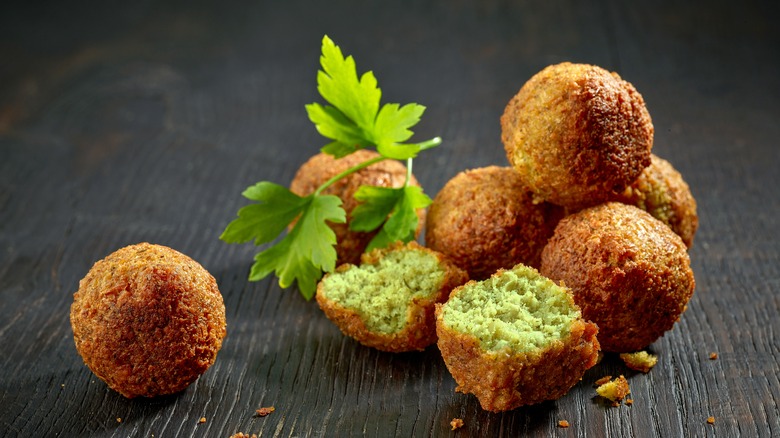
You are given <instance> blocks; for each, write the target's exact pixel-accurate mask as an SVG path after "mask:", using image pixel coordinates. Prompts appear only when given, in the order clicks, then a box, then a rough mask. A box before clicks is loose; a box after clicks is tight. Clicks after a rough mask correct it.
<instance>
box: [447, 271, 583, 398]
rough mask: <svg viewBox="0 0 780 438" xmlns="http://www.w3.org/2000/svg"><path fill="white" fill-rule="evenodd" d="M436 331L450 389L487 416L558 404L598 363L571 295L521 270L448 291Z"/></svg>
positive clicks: (561, 287) (534, 272) (550, 281)
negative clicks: (474, 402) (468, 396)
mask: <svg viewBox="0 0 780 438" xmlns="http://www.w3.org/2000/svg"><path fill="white" fill-rule="evenodd" d="M436 331H437V333H438V336H439V340H438V346H439V350H441V355H442V357H443V358H444V363H445V364H446V366H447V369H449V371H450V373H451V374H452V376H453V378H454V379H455V381H456V382H457V383H458V387H457V388H456V390H457V391H459V392H463V393H473V394H474V395H476V396H477V399H478V400H479V403H480V405H481V406H482V408H483V409H485V410H488V411H493V412H499V411H506V410H511V409H515V408H517V407H520V406H523V405H529V404H534V403H540V402H543V401H545V400H554V399H557V398H560V397H561V396H563V395H564V394H566V393H567V392H568V391H569V389H571V388H572V387H573V386H574V385H575V384H577V382H579V381H580V379H581V378H582V376H583V374H584V373H585V371H586V370H587V369H589V368H590V367H592V366H593V365H595V364H596V362H597V360H598V352H599V342H598V340H597V339H596V333H597V332H598V327H597V326H596V325H595V324H593V323H591V322H587V321H585V320H583V319H582V317H581V314H580V310H579V308H578V307H577V305H576V304H575V303H574V300H573V299H572V295H571V292H570V291H568V290H567V289H566V288H565V287H563V286H559V285H557V284H555V283H554V282H553V281H552V280H550V279H548V278H545V277H543V276H542V275H540V274H539V272H538V271H537V270H535V269H533V268H531V267H528V266H524V265H522V264H518V265H517V266H515V267H514V268H512V269H511V270H499V271H498V272H496V273H495V274H493V276H491V277H490V278H489V279H487V280H484V281H481V282H477V281H473V280H472V281H469V282H468V283H466V284H465V285H463V286H461V287H458V288H457V289H455V290H454V291H452V294H451V295H450V299H449V300H448V301H447V302H446V303H444V304H437V305H436Z"/></svg>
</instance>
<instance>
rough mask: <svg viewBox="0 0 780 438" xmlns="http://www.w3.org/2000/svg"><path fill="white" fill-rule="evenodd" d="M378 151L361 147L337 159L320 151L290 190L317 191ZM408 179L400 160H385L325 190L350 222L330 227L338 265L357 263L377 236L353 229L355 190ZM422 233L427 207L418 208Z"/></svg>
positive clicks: (302, 193) (396, 184)
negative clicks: (337, 200)
mask: <svg viewBox="0 0 780 438" xmlns="http://www.w3.org/2000/svg"><path fill="white" fill-rule="evenodd" d="M378 156H379V154H378V153H376V152H374V151H371V150H367V149H361V150H359V151H357V152H355V153H353V154H350V155H347V156H346V157H344V158H340V159H335V158H333V157H332V156H331V155H328V154H324V153H319V154H317V155H314V156H313V157H311V158H310V159H309V160H308V161H306V162H305V163H304V164H303V165H302V166H301V167H300V168H299V169H298V172H297V173H296V174H295V177H294V178H293V180H292V182H291V183H290V191H292V192H293V193H295V194H296V195H298V196H308V195H310V194H312V193H314V191H315V190H317V188H318V187H319V186H320V185H322V184H323V183H324V182H325V181H327V180H329V179H330V178H332V177H334V176H336V175H338V174H339V173H341V172H343V171H345V170H347V169H349V168H350V167H353V166H356V165H358V164H360V163H363V162H365V161H367V160H370V159H372V158H376V157H378ZM405 181H406V167H405V166H404V165H403V164H401V163H400V162H399V161H395V160H385V161H381V162H379V163H376V164H372V165H371V166H369V167H367V168H365V169H362V170H360V171H358V172H355V173H353V174H352V175H350V176H348V177H346V178H343V179H341V180H339V181H337V182H336V183H334V184H333V185H332V186H330V187H328V188H327V189H325V190H324V191H323V194H325V195H336V196H338V197H339V198H340V199H341V202H342V206H343V207H344V211H346V213H347V222H346V223H343V224H335V223H330V224H329V225H330V228H331V229H332V230H333V231H334V232H335V233H336V242H337V243H336V254H337V257H338V259H337V261H336V265H337V266H338V265H341V264H343V263H352V264H358V263H359V262H360V255H361V254H362V253H363V251H364V250H365V249H366V246H368V243H369V242H370V241H371V239H372V238H373V237H374V236H375V235H376V233H377V232H378V231H375V232H370V233H366V232H362V231H351V230H350V229H349V221H350V220H351V218H352V210H354V209H355V207H357V206H358V204H359V203H358V202H357V200H355V198H354V195H355V192H357V190H358V189H359V188H360V186H362V185H369V186H379V187H394V188H398V187H402V186H403V185H404V182H405ZM411 184H412V185H415V186H419V183H418V182H417V180H416V179H415V178H414V176H412V178H411ZM417 217H418V218H419V221H418V224H419V226H418V228H417V233H418V235H419V233H420V231H421V230H422V226H423V223H424V222H425V209H419V210H417Z"/></svg>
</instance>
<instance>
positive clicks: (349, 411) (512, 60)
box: [0, 0, 780, 437]
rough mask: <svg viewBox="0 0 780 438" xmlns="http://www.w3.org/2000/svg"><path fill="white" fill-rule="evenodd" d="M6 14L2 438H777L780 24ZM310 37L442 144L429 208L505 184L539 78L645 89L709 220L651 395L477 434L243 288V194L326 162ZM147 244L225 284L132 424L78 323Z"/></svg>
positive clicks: (354, 8)
mask: <svg viewBox="0 0 780 438" xmlns="http://www.w3.org/2000/svg"><path fill="white" fill-rule="evenodd" d="M17 3H18V4H10V3H7V2H6V3H3V5H2V6H0V59H2V62H0V65H1V66H0V352H2V353H1V354H0V436H9V437H15V436H61V437H81V436H94V437H152V436H154V437H168V436H171V437H173V436H193V437H228V436H229V435H231V434H233V433H235V432H238V431H242V432H245V433H256V434H258V435H261V436H273V437H303V436H322V437H331V436H379V437H384V436H399V437H409V436H471V437H494V436H538V437H561V436H572V437H574V436H576V437H607V436H610V437H611V436H636V437H644V436H647V437H653V436H663V437H677V436H712V437H715V436H717V437H726V436H727V437H740V436H741V437H753V436H759V437H770V436H778V435H780V406H779V403H780V380H779V379H780V378H779V377H778V376H779V375H780V365H778V363H780V339H779V338H778V333H780V318H779V317H778V315H779V314H780V298H778V297H780V295H778V290H779V289H780V239H779V238H778V236H779V235H780V225H778V223H780V222H778V220H777V216H778V214H780V196H778V193H780V192H778V189H777V188H778V187H779V186H780V172H778V169H780V149H779V148H778V147H777V144H778V140H777V139H778V138H780V123H778V121H779V120H780V107H778V105H777V103H778V102H780V82H779V81H778V80H777V78H778V77H780V50H778V47H780V30H778V26H777V24H776V22H775V21H776V18H777V16H778V15H777V12H778V11H777V6H776V5H775V3H772V2H768V1H749V2H736V3H738V4H734V3H735V2H715V3H712V2H698V1H697V2H688V3H684V4H680V2H666V1H663V2H653V4H652V5H649V4H647V5H636V4H633V3H630V4H629V3H626V2H619V1H614V0H602V1H599V2H595V3H587V2H574V1H567V2H544V1H511V0H487V1H482V2H467V1H463V0H455V1H432V2H414V1H400V2H380V1H366V2H348V1H343V0H335V1H330V2H306V1H303V0H291V1H286V2H270V1H265V2H235V3H231V4H230V5H216V4H210V3H208V2H173V1H167V2H152V1H145V2H144V1H141V2H105V3H103V2H59V3H57V2H50V3H51V4H38V3H29V2H27V3H22V2H17ZM326 33H327V34H328V35H329V36H331V37H332V38H333V39H334V40H335V41H336V42H337V43H338V44H339V45H341V46H342V47H343V48H344V50H345V51H346V52H347V53H351V54H353V55H354V56H355V58H356V59H357V63H358V67H359V69H361V70H366V69H371V70H373V71H374V73H375V74H376V76H377V77H378V80H379V84H380V86H382V88H383V92H384V99H385V101H393V102H401V103H405V102H410V101H415V102H419V103H420V104H423V105H426V106H427V107H428V109H427V111H426V114H425V116H424V117H423V122H422V123H421V124H420V125H419V126H418V129H417V130H416V136H415V137H414V138H419V139H424V138H429V137H431V136H434V135H441V136H442V137H443V138H444V140H445V143H444V144H443V145H442V146H441V147H440V148H439V149H438V150H436V151H431V152H426V153H424V154H422V155H421V156H420V157H419V159H418V160H416V161H415V167H414V170H415V174H416V176H417V178H418V180H419V181H420V182H421V184H422V185H423V186H424V187H425V188H426V191H427V192H428V193H429V194H431V195H434V194H435V193H436V192H437V191H438V190H439V189H440V188H441V187H442V186H443V185H444V184H445V183H446V182H447V180H448V179H449V178H451V177H452V176H454V175H455V174H456V173H457V172H459V171H461V170H464V169H467V168H473V167H480V166H486V165H490V164H499V165H506V164H507V161H506V157H505V155H504V151H503V147H502V145H501V142H500V132H499V123H498V118H499V116H500V114H501V113H502V111H503V108H504V105H505V104H506V103H507V102H508V101H509V99H510V98H511V97H512V95H513V94H514V93H516V92H517V90H518V89H519V88H520V86H522V84H523V83H524V82H525V80H527V79H528V78H529V77H530V76H531V75H533V74H534V73H535V72H537V71H538V70H540V69H541V68H543V67H544V66H546V65H548V64H551V63H556V62H560V61H564V60H567V61H574V62H588V63H593V64H598V65H600V66H602V67H605V68H607V69H610V70H615V71H618V72H619V73H620V74H621V76H623V77H624V78H625V79H626V80H628V81H630V82H632V83H633V84H634V85H635V86H636V88H637V89H638V90H639V91H640V92H641V93H642V94H643V96H644V98H645V100H646V101H647V104H648V108H649V111H650V114H651V116H652V117H653V122H654V124H655V129H656V134H655V146H654V149H653V150H654V152H655V153H656V154H658V155H659V156H661V157H663V158H666V159H667V160H669V161H671V162H672V163H673V164H674V166H675V167H676V168H677V169H678V170H679V171H680V172H682V174H683V175H684V176H685V179H686V181H687V182H688V183H689V184H690V186H691V188H692V191H693V193H694V195H695V196H696V198H697V201H698V203H699V215H700V219H701V224H700V228H699V232H698V233H697V235H696V238H695V240H694V246H693V248H692V250H691V258H692V265H693V269H694V272H695V274H696V281H697V287H696V292H695V294H694V297H693V299H692V301H691V302H690V305H689V308H688V310H687V311H686V313H685V314H684V315H683V317H682V319H681V320H680V322H679V323H678V324H677V325H676V326H675V328H674V330H673V331H671V332H669V333H667V334H666V335H665V336H664V337H663V338H661V339H660V340H658V341H657V342H656V343H654V344H653V345H652V346H651V348H650V349H651V350H652V351H653V352H654V353H657V354H658V355H659V363H658V365H657V366H656V367H655V368H654V369H653V370H652V371H651V372H650V373H649V374H637V373H633V372H630V371H628V370H627V369H626V368H625V367H624V366H623V365H622V363H621V362H620V361H619V359H617V358H616V357H613V356H611V355H608V356H606V357H605V358H604V360H603V362H602V363H601V364H599V365H598V366H596V367H595V368H594V369H592V370H590V371H589V372H588V373H587V374H586V375H585V377H584V379H583V381H582V383H581V384H579V385H577V386H576V387H575V388H574V389H573V390H572V391H571V392H570V393H569V394H567V395H566V396H564V397H563V398H561V399H560V400H557V401H555V402H548V403H543V404H540V405H536V406H531V407H525V408H521V409H517V410H515V411H511V412H506V413H503V414H491V413H486V412H484V411H482V410H481V409H480V407H479V404H478V402H477V401H476V399H475V398H474V397H472V396H468V395H463V394H459V393H455V392H454V389H455V382H454V381H453V380H452V378H451V377H450V375H449V373H448V372H447V369H446V368H445V367H444V363H443V361H442V360H441V357H440V355H439V353H438V350H437V349H436V348H435V347H431V348H429V349H427V350H426V351H424V352H421V353H407V354H389V353H382V352H378V351H374V350H371V349H368V348H364V347H361V346H360V345H358V344H357V343H356V342H354V341H352V340H350V339H347V338H345V337H344V336H343V335H341V333H340V332H339V331H338V329H337V328H336V327H335V326H333V325H332V324H331V323H330V322H329V321H328V320H327V319H326V318H325V317H324V315H323V314H322V312H321V311H320V310H319V309H318V308H317V306H316V303H314V302H313V301H312V302H307V301H305V300H303V299H302V298H301V296H300V295H299V294H298V292H297V291H296V290H294V289H292V290H280V289H279V287H278V285H277V284H276V281H275V279H271V278H268V279H265V280H263V281H260V282H257V283H251V282H248V281H247V279H246V278H247V275H248V269H249V266H250V264H251V260H252V256H253V254H254V252H255V251H256V249H255V248H253V247H252V246H251V245H228V244H225V243H223V242H221V241H220V240H218V236H219V234H220V233H221V231H222V230H223V229H224V227H225V225H226V224H227V223H228V222H229V221H230V220H231V219H232V218H233V217H234V215H235V213H236V211H237V210H238V208H239V207H241V206H242V205H243V204H244V200H243V199H242V198H241V196H240V193H241V191H242V190H243V189H244V188H245V187H246V186H248V185H251V184H253V183H255V182H256V181H260V180H270V181H275V182H278V183H280V184H287V183H289V181H290V180H291V179H292V177H293V175H294V173H295V171H296V169H297V168H298V166H299V165H300V164H301V163H303V162H304V161H305V160H306V159H307V158H308V157H309V156H310V155H312V154H314V153H316V152H317V150H318V149H319V147H321V146H322V145H324V144H325V140H324V139H323V138H321V137H319V136H318V134H317V132H316V131H315V130H314V128H313V126H312V125H311V123H310V122H309V121H308V120H307V117H306V114H305V111H304V107H303V106H304V105H305V104H307V103H310V102H314V101H319V98H318V96H317V92H316V83H315V78H316V70H317V68H318V56H319V49H320V47H319V44H320V40H321V38H322V35H323V34H326ZM140 241H150V242H155V243H159V244H164V245H168V246H171V247H173V248H175V249H177V250H179V251H181V252H183V253H185V254H187V255H189V256H191V257H192V258H194V259H195V260H198V261H199V262H200V263H201V264H203V265H204V267H206V268H207V269H208V270H209V271H210V272H212V274H214V276H215V277H216V278H217V281H218V284H219V286H220V289H221V291H222V294H223V296H224V298H225V305H226V308H227V318H228V335H227V338H226V339H225V343H224V345H223V348H222V350H221V351H220V353H219V355H218V357H217V361H216V363H215V364H214V365H213V367H212V368H210V369H209V370H208V371H207V372H206V373H205V374H204V375H203V376H202V377H201V378H200V379H199V380H198V381H196V382H195V383H194V384H193V385H191V386H190V387H189V388H188V389H187V390H185V391H184V392H182V393H180V394H177V395H174V396H170V397H164V398H160V399H153V400H126V399H124V398H123V397H122V396H120V395H119V394H117V393H115V392H113V391H111V390H109V389H108V388H107V387H106V385H105V384H103V383H102V382H101V381H99V380H97V379H96V378H95V376H94V375H92V373H91V372H90V371H89V370H88V369H87V368H86V367H85V366H84V365H83V362H82V361H81V359H80V357H79V356H78V354H77V353H76V350H75V348H74V345H73V338H72V336H73V335H72V331H71V328H70V322H69V317H68V312H69V308H70V304H71V302H72V294H73V292H74V291H75V290H76V288H77V287H78V281H79V279H80V278H82V277H83V276H84V275H85V274H86V272H87V271H88V270H89V268H90V267H91V266H92V264H93V263H94V262H95V261H96V260H98V259H100V258H103V257H104V256H105V255H107V254H109V253H110V252H112V251H114V250H115V249H117V248H119V247H121V246H124V245H127V244H131V243H136V242H140ZM711 352H717V353H718V358H717V359H716V360H710V359H709V355H710V353H711ZM606 374H610V375H618V374H625V375H626V377H628V379H629V383H630V385H631V397H632V399H633V400H634V403H633V405H632V406H630V407H629V406H625V405H623V406H620V407H618V408H612V407H609V406H607V405H606V404H605V403H603V402H602V401H601V400H600V399H598V398H596V397H595V395H596V394H595V391H594V389H593V386H592V384H593V382H594V381H595V380H596V379H598V378H599V377H602V376H603V375H606ZM261 406H274V407H275V408H276V411H275V412H273V413H272V414H270V415H269V416H267V417H257V416H254V413H255V410H256V409H258V408H260V407H261ZM709 416H713V417H715V423H714V424H708V423H707V421H706V419H707V417H709ZM201 417H205V418H206V422H205V423H199V419H200V418H201ZM454 417H458V418H462V419H463V420H464V423H465V425H464V427H463V428H462V429H460V430H459V431H457V432H453V431H451V430H450V425H449V423H450V420H452V418H454ZM118 418H121V422H120V421H118V420H117V419H118ZM564 419H565V420H567V421H568V422H569V423H570V424H571V426H570V427H569V428H566V429H563V428H559V427H558V421H559V420H564Z"/></svg>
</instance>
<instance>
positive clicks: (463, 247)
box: [425, 166, 564, 280]
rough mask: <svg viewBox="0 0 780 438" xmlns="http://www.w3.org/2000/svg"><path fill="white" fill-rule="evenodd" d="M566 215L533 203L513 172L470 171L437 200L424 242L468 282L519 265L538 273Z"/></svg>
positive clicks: (492, 168) (501, 169)
mask: <svg viewBox="0 0 780 438" xmlns="http://www.w3.org/2000/svg"><path fill="white" fill-rule="evenodd" d="M563 214H564V212H563V208H561V207H559V206H557V205H553V204H550V203H548V202H541V203H534V202H533V197H532V195H531V193H530V192H529V191H528V189H527V188H526V187H525V185H523V183H522V181H521V180H520V177H519V175H518V174H517V172H515V170H514V169H513V168H511V167H498V166H489V167H483V168H478V169H473V170H467V171H464V172H461V173H459V174H457V175H455V177H453V178H452V179H451V180H450V181H448V182H447V184H445V185H444V187H443V188H442V189H441V190H440V191H439V193H438V194H437V195H436V197H435V198H434V200H433V203H432V204H431V206H430V208H429V209H428V217H427V220H426V226H425V243H426V245H427V246H428V247H429V248H431V249H434V250H436V251H440V252H442V253H444V254H445V255H447V256H449V257H450V258H451V259H452V260H453V261H454V262H455V264H456V265H458V266H460V267H461V268H463V269H465V270H466V271H467V272H468V273H469V277H470V278H472V279H475V280H484V279H485V278H488V277H490V276H491V275H492V274H493V273H494V272H496V271H497V270H498V269H500V268H504V269H509V268H511V267H513V266H515V265H516V264H518V263H523V264H525V265H529V266H532V267H534V268H538V267H539V263H540V261H541V255H542V249H543V248H544V245H545V244H547V239H549V238H550V237H551V236H552V234H553V231H554V230H555V225H556V224H557V223H558V220H560V219H561V218H562V217H563Z"/></svg>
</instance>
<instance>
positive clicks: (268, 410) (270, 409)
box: [255, 406, 276, 417]
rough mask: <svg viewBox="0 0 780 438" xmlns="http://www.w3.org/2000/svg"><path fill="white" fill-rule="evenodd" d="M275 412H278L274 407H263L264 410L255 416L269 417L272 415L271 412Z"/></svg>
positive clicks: (256, 412) (261, 409)
mask: <svg viewBox="0 0 780 438" xmlns="http://www.w3.org/2000/svg"><path fill="white" fill-rule="evenodd" d="M275 410H276V408H275V407H273V406H268V407H262V408H260V409H258V410H256V411H255V416H256V417H267V416H268V415H269V414H271V412H273V411H275Z"/></svg>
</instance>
